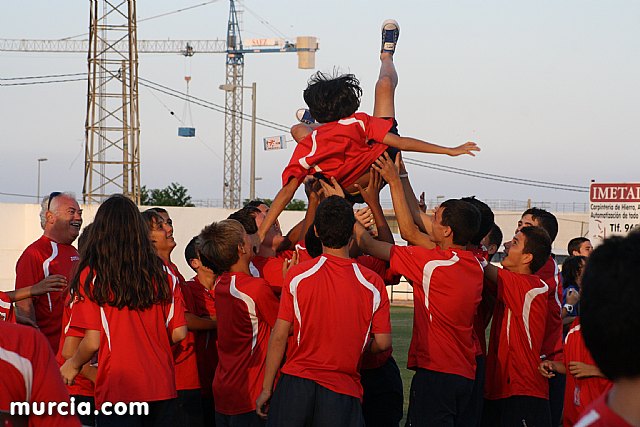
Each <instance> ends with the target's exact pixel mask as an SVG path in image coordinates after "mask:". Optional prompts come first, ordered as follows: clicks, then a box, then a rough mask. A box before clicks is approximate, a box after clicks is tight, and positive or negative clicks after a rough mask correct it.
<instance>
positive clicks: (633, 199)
mask: <svg viewBox="0 0 640 427" xmlns="http://www.w3.org/2000/svg"><path fill="white" fill-rule="evenodd" d="M634 228H640V183H607V184H603V183H596V182H593V183H591V187H590V188H589V236H588V237H589V239H590V240H591V243H592V244H593V246H597V245H599V244H600V243H602V241H603V240H604V239H606V238H607V237H609V236H614V235H625V234H627V233H629V232H630V231H631V230H633V229H634Z"/></svg>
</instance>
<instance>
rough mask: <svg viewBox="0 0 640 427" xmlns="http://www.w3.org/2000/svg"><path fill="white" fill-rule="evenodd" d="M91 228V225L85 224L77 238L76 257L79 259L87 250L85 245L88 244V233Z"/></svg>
mask: <svg viewBox="0 0 640 427" xmlns="http://www.w3.org/2000/svg"><path fill="white" fill-rule="evenodd" d="M92 228H93V223H90V224H87V225H85V226H84V228H83V229H82V233H80V236H78V255H79V256H80V258H82V257H84V253H85V251H86V250H87V243H88V242H89V233H91V229H92Z"/></svg>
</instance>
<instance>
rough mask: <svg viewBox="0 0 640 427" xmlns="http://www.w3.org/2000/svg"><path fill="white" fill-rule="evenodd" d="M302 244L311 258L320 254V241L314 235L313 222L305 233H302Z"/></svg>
mask: <svg viewBox="0 0 640 427" xmlns="http://www.w3.org/2000/svg"><path fill="white" fill-rule="evenodd" d="M304 246H305V248H306V249H307V253H308V254H309V256H310V257H311V258H315V257H317V256H320V255H322V242H321V241H320V238H319V237H318V236H316V230H315V223H314V224H312V225H311V227H309V229H308V230H307V234H305V235H304Z"/></svg>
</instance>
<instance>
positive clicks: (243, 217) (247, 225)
mask: <svg viewBox="0 0 640 427" xmlns="http://www.w3.org/2000/svg"><path fill="white" fill-rule="evenodd" d="M257 213H260V210H259V209H258V208H254V207H251V206H245V207H244V208H242V209H240V210H238V211H235V212H234V213H232V214H231V215H229V218H227V219H235V220H236V221H238V222H239V223H240V224H242V227H243V228H244V231H246V232H247V234H255V233H257V232H258V225H257V224H256V214H257Z"/></svg>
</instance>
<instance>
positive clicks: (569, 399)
mask: <svg viewBox="0 0 640 427" xmlns="http://www.w3.org/2000/svg"><path fill="white" fill-rule="evenodd" d="M580 329H581V328H580V318H579V317H578V318H576V319H575V320H574V321H573V323H572V324H571V329H570V330H569V333H568V334H567V337H566V338H565V341H564V364H565V366H566V368H567V384H566V388H565V391H564V417H563V423H564V424H563V425H564V426H566V427H570V426H573V425H574V424H575V423H576V422H577V421H578V419H579V418H580V414H581V413H582V412H583V411H584V409H585V408H586V407H588V406H589V405H591V403H592V402H594V401H595V400H596V399H598V398H599V397H600V396H602V394H603V393H605V392H606V391H607V390H608V389H609V388H610V387H611V385H612V383H611V381H609V380H608V379H606V378H601V377H588V378H581V379H579V378H574V376H573V375H571V374H570V373H569V362H582V363H586V364H588V365H594V366H595V364H596V362H595V361H594V360H593V357H591V353H590V352H589V350H588V349H587V347H586V346H585V344H584V339H583V338H582V331H581V330H580Z"/></svg>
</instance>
